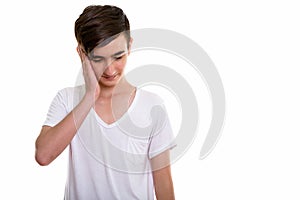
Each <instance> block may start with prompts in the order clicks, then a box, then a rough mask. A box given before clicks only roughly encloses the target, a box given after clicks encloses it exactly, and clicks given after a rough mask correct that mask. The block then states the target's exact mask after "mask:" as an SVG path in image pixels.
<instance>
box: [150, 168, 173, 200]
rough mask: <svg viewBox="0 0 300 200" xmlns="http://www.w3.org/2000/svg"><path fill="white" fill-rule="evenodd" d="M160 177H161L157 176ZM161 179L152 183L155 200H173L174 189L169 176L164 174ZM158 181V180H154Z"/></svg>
mask: <svg viewBox="0 0 300 200" xmlns="http://www.w3.org/2000/svg"><path fill="white" fill-rule="evenodd" d="M157 176H161V175H157ZM162 177H163V178H159V180H156V181H155V183H154V186H155V195H156V199H157V200H174V199H175V195H174V187H173V181H172V178H171V176H168V175H166V174H165V173H164V175H163V176H162ZM156 179H158V178H156Z"/></svg>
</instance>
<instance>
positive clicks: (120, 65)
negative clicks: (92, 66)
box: [115, 59, 126, 71]
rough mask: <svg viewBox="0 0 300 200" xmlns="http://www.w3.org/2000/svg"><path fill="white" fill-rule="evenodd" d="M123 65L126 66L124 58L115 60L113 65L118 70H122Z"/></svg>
mask: <svg viewBox="0 0 300 200" xmlns="http://www.w3.org/2000/svg"><path fill="white" fill-rule="evenodd" d="M125 66H126V59H122V60H120V61H118V62H116V65H115V67H116V68H117V69H118V71H123V70H124V68H125Z"/></svg>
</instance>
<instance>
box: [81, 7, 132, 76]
mask: <svg viewBox="0 0 300 200" xmlns="http://www.w3.org/2000/svg"><path fill="white" fill-rule="evenodd" d="M75 37H76V40H77V42H78V47H77V51H78V52H79V51H80V52H81V53H84V54H85V55H86V56H88V58H89V59H90V60H91V63H92V66H93V68H94V71H95V73H96V76H99V74H97V72H99V73H100V71H101V69H99V68H101V67H105V68H106V69H105V71H104V73H103V76H102V78H101V77H98V78H99V81H101V79H103V77H104V78H107V80H110V79H112V76H114V75H116V73H119V75H120V77H121V75H122V73H123V68H124V67H125V64H126V60H127V56H128V54H129V53H130V46H131V41H132V40H131V37H130V24H129V21H128V19H127V17H126V15H125V14H124V12H123V10H122V9H120V8H118V7H116V6H109V5H105V6H100V5H95V6H88V7H86V8H85V9H84V10H83V12H82V14H81V15H80V16H79V18H78V19H77V20H76V22H75ZM104 80H106V79H104Z"/></svg>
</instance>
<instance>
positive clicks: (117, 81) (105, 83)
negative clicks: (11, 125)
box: [99, 75, 121, 87]
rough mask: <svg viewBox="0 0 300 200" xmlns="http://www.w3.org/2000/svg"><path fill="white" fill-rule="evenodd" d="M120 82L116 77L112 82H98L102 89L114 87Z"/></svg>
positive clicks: (105, 80)
mask: <svg viewBox="0 0 300 200" xmlns="http://www.w3.org/2000/svg"><path fill="white" fill-rule="evenodd" d="M120 80H121V77H120V76H119V75H117V76H116V77H115V78H114V79H113V80H108V79H106V78H103V77H102V78H101V79H100V81H99V84H100V86H102V87H115V86H116V85H117V84H118V83H119V82H120Z"/></svg>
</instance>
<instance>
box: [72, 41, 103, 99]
mask: <svg viewBox="0 0 300 200" xmlns="http://www.w3.org/2000/svg"><path fill="white" fill-rule="evenodd" d="M77 51H78V54H79V56H80V59H81V62H82V71H83V77H84V81H85V88H86V95H93V96H94V101H96V100H97V98H98V97H99V95H100V85H99V83H98V79H97V77H96V74H95V71H94V69H93V67H92V64H91V61H90V60H89V58H88V56H87V55H86V54H85V53H84V52H83V50H82V49H81V48H80V47H79V46H78V47H77ZM103 71H104V69H103ZM103 71H102V73H103Z"/></svg>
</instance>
